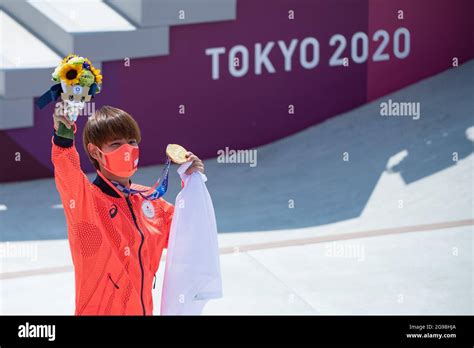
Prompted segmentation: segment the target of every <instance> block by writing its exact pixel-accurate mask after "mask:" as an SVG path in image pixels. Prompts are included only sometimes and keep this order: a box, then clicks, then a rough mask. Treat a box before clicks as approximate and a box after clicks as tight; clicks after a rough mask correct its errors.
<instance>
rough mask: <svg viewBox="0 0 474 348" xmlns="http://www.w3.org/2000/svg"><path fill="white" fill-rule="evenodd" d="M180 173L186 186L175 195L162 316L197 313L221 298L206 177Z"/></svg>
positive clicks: (183, 170)
mask: <svg viewBox="0 0 474 348" xmlns="http://www.w3.org/2000/svg"><path fill="white" fill-rule="evenodd" d="M191 163H192V162H191V161H190V162H186V163H184V164H182V165H181V166H180V167H179V168H178V173H179V175H180V177H181V179H182V180H183V182H184V187H183V189H182V190H181V191H180V193H179V194H178V196H177V197H176V202H175V209H174V215H173V220H172V223H171V230H170V236H169V241H168V250H167V253H166V265H165V274H164V280H163V292H162V296H161V314H162V315H198V314H201V312H202V309H203V307H204V305H205V304H206V303H207V301H208V300H210V299H215V298H219V297H222V280H221V271H220V261H219V246H218V244H217V226H216V217H215V214H214V206H213V205H212V200H211V196H210V195H209V192H208V191H207V188H206V184H205V182H206V181H207V177H206V176H205V175H204V174H202V173H200V172H194V173H192V174H191V175H186V174H185V173H184V172H185V171H186V169H188V168H189V166H190V165H191Z"/></svg>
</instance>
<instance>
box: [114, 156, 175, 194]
mask: <svg viewBox="0 0 474 348" xmlns="http://www.w3.org/2000/svg"><path fill="white" fill-rule="evenodd" d="M170 165H171V160H170V159H169V158H168V159H167V160H166V163H165V167H164V168H163V172H162V173H161V177H160V178H159V179H158V180H157V181H156V183H155V185H153V187H152V188H151V189H150V190H153V192H152V193H150V194H148V195H145V194H144V193H145V192H150V190H135V189H132V188H128V187H125V186H123V185H122V184H120V183H118V182H116V181H113V180H111V182H112V184H114V186H115V187H116V188H117V189H119V190H120V191H122V192H125V193H128V194H129V195H133V194H139V195H141V196H142V197H143V198H145V199H147V200H149V201H154V200H155V199H158V198H160V197H162V196H163V195H164V194H165V193H166V190H168V174H169V170H170Z"/></svg>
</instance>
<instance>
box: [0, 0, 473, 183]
mask: <svg viewBox="0 0 474 348" xmlns="http://www.w3.org/2000/svg"><path fill="white" fill-rule="evenodd" d="M473 4H474V2H472V1H469V0H458V1H452V0H397V1H391V2H389V1H378V0H337V1H323V0H319V1H317V0H307V1H306V0H301V1H290V0H287V1H272V0H268V1H264V0H259V1H255V0H238V1H237V20H235V21H226V22H219V23H211V24H198V25H189V26H178V27H173V28H171V31H170V35H171V37H170V55H168V56H164V57H155V58H146V59H132V60H131V62H130V66H129V67H127V66H125V65H124V62H123V61H116V62H106V63H104V64H103V74H104V85H103V93H101V94H99V95H98V96H97V98H96V99H95V102H96V106H97V107H99V106H101V105H106V104H108V105H113V106H116V107H120V108H123V109H125V110H126V111H128V112H130V113H131V114H132V115H133V116H134V117H135V118H136V120H137V121H138V123H139V125H140V127H141V129H142V135H143V139H142V143H141V145H140V150H141V158H140V163H141V165H149V164H157V163H162V162H163V161H164V149H165V146H166V144H168V143H180V144H182V145H184V146H185V147H187V148H189V149H192V151H193V152H195V153H196V154H198V155H199V156H201V157H202V158H208V157H215V156H216V152H217V150H218V149H223V148H225V147H226V146H228V147H230V148H234V149H240V148H249V147H255V146H259V145H263V144H266V143H269V142H272V141H275V140H277V139H279V138H281V137H284V136H287V135H290V134H292V133H295V132H298V131H300V130H302V129H304V128H306V127H309V126H311V125H314V124H316V123H319V122H321V121H323V120H325V119H327V118H329V117H332V116H334V115H337V114H339V113H341V112H344V111H347V110H350V109H352V108H354V107H357V106H359V105H361V104H363V103H365V102H367V101H370V100H373V99H374V98H377V97H379V96H383V95H385V94H387V93H389V92H392V91H394V90H397V89H399V88H402V87H404V86H406V85H409V84H411V83H413V82H415V81H418V80H420V79H422V78H425V77H427V76H430V75H433V74H436V73H438V72H440V71H443V70H445V69H448V68H449V67H451V64H452V58H453V57H458V58H459V64H462V63H463V62H465V61H466V60H468V59H471V58H473V57H474V46H473V45H472V42H473V40H472V30H471V29H470V27H469V20H470V18H469V13H473V11H474V5H473ZM399 9H402V10H403V11H404V19H403V20H399V19H397V11H398V10H399ZM289 10H294V11H295V19H294V20H289V19H288V11H289ZM400 27H405V28H407V29H408V30H409V32H410V53H409V55H408V56H407V57H406V58H403V59H400V58H397V57H395V55H394V53H393V35H394V33H395V32H396V30H397V29H398V28H400ZM380 29H383V30H385V31H386V32H387V35H388V37H389V43H388V45H387V47H386V49H385V50H383V52H382V53H383V54H385V53H388V55H389V60H386V61H373V56H374V53H375V51H376V49H377V48H378V46H379V42H374V41H373V40H372V37H373V35H374V33H375V32H376V31H377V30H380ZM356 32H363V33H365V34H368V35H367V37H368V55H367V60H365V61H363V62H361V63H356V62H355V61H354V60H353V58H352V55H351V47H352V45H351V38H352V36H353V34H354V33H356ZM335 34H341V35H342V36H343V37H344V38H345V39H346V41H347V44H346V46H345V48H344V50H343V51H342V52H341V54H340V58H345V57H347V58H348V59H349V65H348V66H330V64H329V62H330V60H331V58H334V53H335V50H336V49H337V47H339V45H340V43H337V44H336V45H335V46H331V45H330V44H329V41H330V39H331V37H332V36H333V35H335ZM362 36H363V34H362ZM307 37H315V38H316V39H317V40H318V42H319V52H320V57H319V63H318V64H317V66H316V67H314V68H311V69H306V68H304V67H303V66H302V65H301V64H300V51H299V50H300V46H301V43H302V42H303V39H305V38H307ZM295 39H296V40H297V46H296V50H295V52H294V54H293V56H292V59H291V65H292V67H291V71H285V59H284V57H283V55H282V52H281V50H280V48H279V46H278V43H277V41H279V40H283V41H284V42H285V44H286V46H287V47H288V46H289V44H290V42H291V41H292V40H295ZM270 41H273V42H275V44H274V46H273V48H272V49H271V51H270V54H269V55H268V57H269V60H270V62H271V64H272V65H273V67H274V69H275V72H274V73H269V72H268V71H267V70H266V68H265V66H263V71H262V73H261V74H256V73H255V72H254V69H255V60H254V54H255V53H254V52H255V44H256V43H261V44H262V45H263V47H265V45H266V44H267V43H268V42H270ZM362 41H363V39H360V40H359V41H358V43H357V47H358V49H357V50H356V52H355V55H356V59H360V56H363V49H362V47H363V45H362V43H361V42H362ZM236 45H243V46H245V47H246V49H247V50H248V52H249V70H248V72H247V74H245V75H244V76H242V77H234V76H232V75H231V74H230V73H229V69H228V53H229V51H230V50H231V49H232V47H234V46H236ZM215 47H224V48H225V51H226V52H225V54H222V55H220V56H219V67H220V76H219V79H212V74H211V72H212V64H211V60H212V59H211V56H209V55H206V54H205V51H206V49H208V48H215ZM312 47H313V46H311V45H308V46H307V48H308V51H310V50H309V48H312ZM403 49H404V45H403V44H402V45H401V46H400V50H401V51H403ZM77 53H79V54H80V52H77ZM237 57H241V56H240V55H237ZM357 57H359V58H357ZM313 58H314V57H313V54H312V53H311V52H308V53H307V56H306V59H307V60H308V61H311V60H312V59H313ZM47 86H48V81H45V88H46V87H47ZM290 104H291V105H294V107H295V114H294V115H290V114H288V106H289V105H290ZM179 105H184V106H185V114H184V115H181V114H179ZM32 107H33V106H32ZM52 108H53V107H52V106H51V107H49V108H46V109H45V110H42V111H40V110H37V109H35V126H34V127H32V128H27V129H17V130H10V131H3V132H0V145H1V146H2V149H4V150H5V151H2V153H5V154H6V155H5V156H6V159H7V160H6V161H4V162H3V163H2V172H1V177H0V181H2V182H6V181H17V180H27V179H33V178H40V177H48V176H51V175H52V168H51V163H50V141H51V140H50V138H51V135H52V120H51V113H52ZM85 121H86V118H85V117H82V118H80V120H79V121H78V126H79V132H82V128H83V126H84V123H85ZM78 138H80V137H78ZM77 145H78V147H81V148H82V140H81V139H78V144H77ZM17 151H19V152H20V153H21V154H22V161H21V162H15V161H14V153H15V152H17ZM81 156H82V161H83V163H82V164H83V168H84V169H85V170H86V171H91V170H92V166H91V165H90V164H89V162H88V160H87V156H86V155H85V154H84V153H83V152H82V151H81Z"/></svg>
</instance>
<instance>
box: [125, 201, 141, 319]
mask: <svg viewBox="0 0 474 348" xmlns="http://www.w3.org/2000/svg"><path fill="white" fill-rule="evenodd" d="M125 200H126V201H127V204H128V208H129V209H130V212H131V213H132V218H133V222H134V223H135V226H136V227H137V229H138V232H140V236H141V237H142V240H141V242H140V247H139V248H138V261H139V262H140V269H141V271H142V285H141V289H140V300H141V302H142V309H143V315H146V311H145V303H144V302H143V283H144V280H145V271H144V270H143V262H142V247H143V243H144V242H145V235H144V234H143V233H142V231H141V230H140V227H138V223H137V217H136V216H135V213H134V212H133V208H132V202H130V198H129V197H128V196H126V197H125Z"/></svg>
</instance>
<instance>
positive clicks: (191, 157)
mask: <svg viewBox="0 0 474 348" xmlns="http://www.w3.org/2000/svg"><path fill="white" fill-rule="evenodd" d="M186 159H187V160H188V161H193V163H192V164H191V166H190V167H189V168H188V169H187V170H186V172H185V173H186V175H191V174H192V173H194V172H197V171H199V172H201V173H203V174H204V163H202V161H201V160H200V159H199V157H198V156H196V155H195V154H193V153H192V152H189V151H188V152H186Z"/></svg>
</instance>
